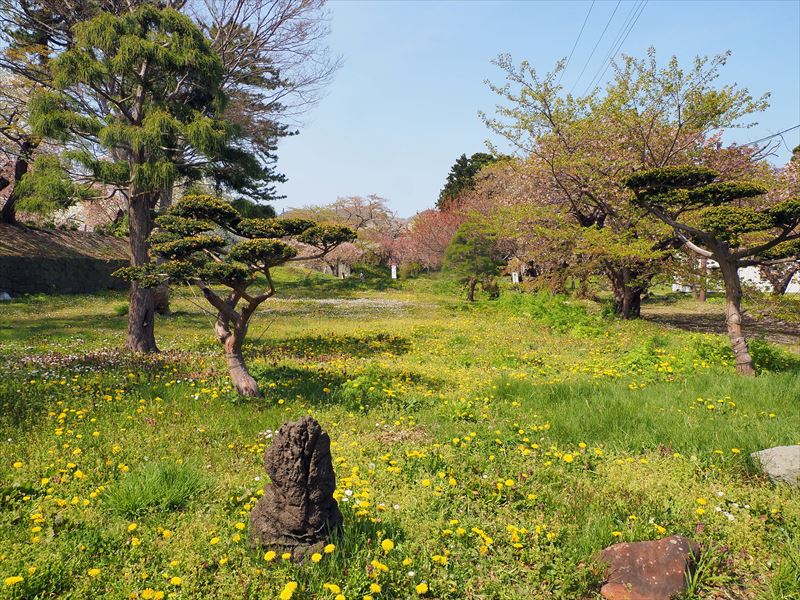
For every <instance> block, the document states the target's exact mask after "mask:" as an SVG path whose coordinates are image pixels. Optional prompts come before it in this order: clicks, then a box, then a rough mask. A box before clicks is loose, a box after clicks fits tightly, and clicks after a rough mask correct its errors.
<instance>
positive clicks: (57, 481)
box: [0, 270, 800, 600]
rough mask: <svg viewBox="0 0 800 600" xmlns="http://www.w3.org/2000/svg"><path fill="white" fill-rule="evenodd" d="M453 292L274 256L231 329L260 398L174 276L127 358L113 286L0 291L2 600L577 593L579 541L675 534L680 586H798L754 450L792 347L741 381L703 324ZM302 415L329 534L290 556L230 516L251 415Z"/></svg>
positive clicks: (783, 506)
mask: <svg viewBox="0 0 800 600" xmlns="http://www.w3.org/2000/svg"><path fill="white" fill-rule="evenodd" d="M456 291H457V287H456V286H455V285H454V284H453V283H450V282H448V281H446V280H438V279H426V278H422V279H419V280H416V281H413V282H406V283H391V282H388V281H385V280H381V281H374V280H370V279H367V280H366V281H364V282H362V281H360V280H358V279H352V280H349V281H345V282H341V281H338V280H334V279H329V278H324V277H322V276H319V275H310V274H308V273H305V272H302V271H298V270H291V271H290V270H284V271H282V272H281V274H280V281H279V294H278V297H277V298H275V299H274V300H271V301H270V302H269V303H268V306H266V308H265V309H264V310H262V311H261V312H260V313H259V315H258V316H257V317H256V318H255V320H254V322H253V324H252V325H251V328H250V339H249V344H248V345H247V349H246V355H247V357H248V360H249V363H250V365H251V367H252V371H253V373H254V375H255V376H256V378H257V379H258V381H259V383H260V384H261V385H262V387H263V389H264V397H263V398H261V399H256V400H243V399H241V398H238V397H237V396H236V395H235V394H234V393H233V392H232V391H231V388H230V386H229V384H228V381H227V378H226V373H225V372H224V369H223V362H222V360H221V355H220V352H219V348H218V346H217V344H216V342H215V341H214V339H213V335H212V328H211V320H212V317H211V316H210V315H208V314H205V313H204V312H203V311H202V310H201V309H200V307H201V306H204V305H203V304H202V302H203V301H202V299H200V298H197V297H195V296H194V295H193V294H192V293H191V291H189V290H188V289H183V290H178V292H177V294H176V295H175V296H174V297H173V308H174V309H175V312H174V314H173V315H172V316H169V317H163V318H159V320H158V322H157V324H156V335H157V338H158V341H159V345H160V348H161V349H162V351H163V352H162V353H161V354H160V355H158V356H154V357H147V358H141V357H138V358H137V357H131V356H126V355H124V354H122V353H120V352H118V351H117V350H116V348H119V347H120V345H121V343H122V341H123V338H124V332H125V322H126V317H125V314H124V313H125V297H124V296H123V295H121V294H108V295H101V296H93V297H87V296H81V297H51V298H45V297H32V298H27V299H25V300H19V301H14V302H11V303H4V304H3V305H2V306H0V347H1V348H2V351H0V361H2V362H3V363H4V364H3V375H2V378H1V379H0V406H1V407H2V416H1V417H0V436H2V440H3V444H2V445H0V582H4V583H0V597H2V598H34V597H53V596H59V597H65V598H100V597H102V598H144V599H146V598H161V597H167V598H169V597H175V598H277V597H278V596H279V594H280V593H281V592H282V591H284V590H286V589H287V588H286V586H287V584H290V583H291V582H294V583H296V584H297V588H296V590H295V591H294V593H293V597H294V598H315V599H317V598H318V599H330V600H334V599H336V598H338V599H339V600H341V599H342V598H346V599H347V600H352V599H357V600H362V599H363V598H369V597H371V598H374V599H375V600H379V599H398V598H418V597H424V598H451V599H460V598H508V599H511V598H567V599H576V598H594V597H597V596H598V590H599V585H598V584H599V582H600V581H601V579H602V574H601V572H600V570H599V568H598V566H597V565H596V564H595V563H594V562H593V556H594V555H595V554H596V553H597V551H599V550H600V549H602V548H603V547H605V546H607V545H609V544H612V543H614V542H618V541H635V540H648V539H656V538H660V537H663V536H665V535H670V534H682V535H687V536H690V537H693V538H695V539H697V540H698V541H699V542H700V543H701V544H702V545H703V547H704V550H705V552H704V557H703V559H702V563H701V569H700V571H699V573H698V577H697V581H696V582H694V583H693V586H692V588H693V589H692V592H691V594H690V595H691V597H697V598H763V599H772V600H778V599H791V598H795V599H797V598H800V591H799V590H800V493H798V491H797V490H796V489H795V490H790V489H789V488H788V487H787V486H775V485H773V484H771V483H770V482H769V481H767V480H765V478H764V477H763V476H762V475H761V474H760V473H758V471H757V469H755V468H754V467H753V465H752V464H751V463H750V459H749V453H750V452H752V451H755V450H759V449H762V448H766V447H770V446H775V445H781V444H796V443H800V357H798V355H797V354H795V353H792V352H788V351H787V350H786V348H787V347H789V348H790V349H793V347H792V344H791V343H790V344H789V346H786V347H783V348H782V347H780V346H778V345H773V344H771V343H768V342H765V341H755V342H754V343H753V352H754V355H755V357H756V360H757V363H758V367H759V370H760V374H759V376H758V377H757V378H755V379H743V378H740V377H738V376H737V375H735V373H733V368H732V366H731V365H732V357H731V354H730V351H729V350H728V346H727V342H726V340H725V338H724V337H722V336H719V335H717V334H710V333H709V334H705V333H689V332H686V331H682V330H681V329H678V328H671V327H667V326H665V325H664V324H662V323H656V322H648V321H646V320H642V321H638V322H621V321H618V320H614V319H610V318H607V317H603V316H602V314H603V313H602V311H601V310H600V309H599V308H598V307H596V306H594V305H586V304H581V303H578V302H573V301H569V300H564V299H562V298H556V297H549V296H545V295H531V294H521V293H516V292H511V291H508V292H504V294H503V295H502V297H501V298H500V300H498V301H495V302H490V301H479V302H477V303H475V304H474V305H469V304H468V303H466V302H464V301H463V299H459V298H458V297H457V295H456V293H455V292H456ZM691 303H692V301H691V300H683V301H680V302H678V306H679V308H680V307H683V308H685V309H686V310H685V311H684V312H687V313H688V312H691V309H690V306H691ZM666 306H668V305H667V304H666V303H661V304H657V305H654V306H651V307H646V309H645V312H646V313H647V311H648V310H651V311H652V313H653V314H654V315H661V316H663V314H664V311H665V310H667V309H666V308H665V307H666ZM717 308H718V309H719V310H721V307H720V306H719V305H717ZM707 310H710V311H713V310H714V309H713V303H712V308H709V309H707ZM679 312H680V311H679ZM305 414H311V415H313V416H314V417H315V418H316V419H317V420H318V421H319V422H320V423H321V424H322V426H323V427H324V428H325V429H326V430H327V431H328V432H329V433H330V436H331V439H332V453H333V457H334V465H335V468H336V475H337V485H338V488H337V492H336V495H337V498H338V499H339V500H340V505H341V507H342V511H343V513H344V518H345V526H344V531H343V533H342V535H341V536H340V537H338V538H337V539H335V540H333V545H334V547H333V549H332V551H331V552H329V553H324V554H323V555H322V557H321V559H320V560H319V561H318V562H307V563H304V564H295V563H292V562H289V561H286V560H283V559H282V558H281V556H280V555H277V556H273V555H271V554H266V555H265V553H264V551H263V550H260V551H259V550H257V549H253V548H250V547H249V545H248V543H247V522H248V515H249V511H250V509H251V508H252V506H253V504H254V502H255V501H256V500H257V498H258V496H259V494H260V493H261V489H262V488H263V485H264V483H265V479H266V475H265V472H264V470H263V466H262V458H263V453H264V450H265V448H266V447H267V445H268V444H269V443H270V438H271V437H272V433H273V432H274V431H275V430H277V428H279V427H280V425H281V423H283V422H284V421H287V420H291V419H296V418H298V417H300V416H302V415H305ZM385 540H391V541H392V542H393V548H392V549H390V550H389V551H387V550H386V549H384V547H383V546H386V548H389V546H390V544H383V545H382V542H383V541H385ZM330 549H331V548H329V550H330ZM291 588H292V586H289V589H291Z"/></svg>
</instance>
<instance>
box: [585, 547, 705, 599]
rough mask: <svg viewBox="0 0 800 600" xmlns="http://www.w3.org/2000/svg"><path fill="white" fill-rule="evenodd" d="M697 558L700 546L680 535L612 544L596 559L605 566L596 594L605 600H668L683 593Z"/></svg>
mask: <svg viewBox="0 0 800 600" xmlns="http://www.w3.org/2000/svg"><path fill="white" fill-rule="evenodd" d="M699 558H700V546H699V545H698V544H697V543H696V542H694V541H692V540H690V539H689V538H685V537H683V536H680V535H673V536H670V537H667V538H663V539H660V540H654V541H650V542H635V543H632V544H627V543H622V544H614V545H613V546H609V547H608V548H606V549H605V550H603V551H602V552H601V553H600V556H599V561H600V562H602V563H605V564H606V565H607V566H608V570H607V572H606V583H605V584H604V585H603V587H602V589H601V590H600V593H601V594H602V595H603V596H604V597H605V598H608V599H609V600H670V598H673V597H675V596H677V595H679V594H681V593H683V592H685V591H686V589H687V585H686V581H687V576H688V575H690V574H691V572H692V571H693V570H694V568H695V566H696V564H697V560H698V559H699Z"/></svg>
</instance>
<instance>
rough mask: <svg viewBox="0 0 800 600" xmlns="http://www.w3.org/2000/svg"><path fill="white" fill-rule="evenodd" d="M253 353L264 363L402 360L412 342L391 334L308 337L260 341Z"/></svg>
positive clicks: (254, 345)
mask: <svg viewBox="0 0 800 600" xmlns="http://www.w3.org/2000/svg"><path fill="white" fill-rule="evenodd" d="M248 350H249V353H250V354H252V355H254V356H256V357H258V358H262V359H264V360H273V361H275V360H278V359H281V358H285V357H288V356H290V357H293V358H299V359H313V360H325V359H328V358H330V357H335V356H349V357H355V358H366V357H368V356H372V355H375V354H382V355H391V356H400V355H401V354H406V353H407V352H409V351H410V350H411V343H410V342H409V341H408V338H405V337H402V336H399V335H392V334H389V333H373V334H367V335H337V334H333V333H328V334H325V335H313V336H312V335H308V336H302V337H297V338H289V339H276V340H259V341H257V342H255V343H251V344H250V347H249V349H248Z"/></svg>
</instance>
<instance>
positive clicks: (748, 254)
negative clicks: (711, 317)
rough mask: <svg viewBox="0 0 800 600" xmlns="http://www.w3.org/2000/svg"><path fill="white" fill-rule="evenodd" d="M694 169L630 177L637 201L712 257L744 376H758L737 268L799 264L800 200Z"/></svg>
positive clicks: (661, 170)
mask: <svg viewBox="0 0 800 600" xmlns="http://www.w3.org/2000/svg"><path fill="white" fill-rule="evenodd" d="M717 177H718V173H716V172H714V171H711V170H707V169H698V168H697V167H694V166H685V167H680V166H678V167H669V168H659V169H651V170H647V171H643V172H640V173H637V174H636V175H633V176H631V177H629V178H628V179H627V185H628V187H630V188H631V189H632V190H633V191H634V192H635V194H636V203H637V204H638V205H639V206H642V207H644V208H646V209H647V210H648V211H650V212H651V213H652V214H653V215H655V216H656V217H658V218H659V219H661V220H662V221H663V222H664V223H666V224H667V225H669V226H671V227H672V228H673V229H674V230H675V232H676V234H677V235H678V236H679V237H680V239H681V240H682V241H683V243H684V244H685V245H686V246H687V247H688V248H689V249H691V250H692V251H693V252H695V253H697V254H699V255H700V256H704V257H706V258H713V259H714V260H715V261H717V263H718V264H719V266H720V271H721V273H722V278H723V281H724V283H725V298H726V303H727V307H726V314H727V324H728V335H729V337H730V339H731V345H732V347H733V352H734V355H735V357H736V366H737V369H738V370H739V372H740V373H743V374H746V375H752V374H754V372H755V371H754V368H753V360H752V358H751V356H750V353H749V350H748V346H747V340H746V339H745V337H744V335H743V333H742V314H741V300H742V287H741V281H740V278H739V269H740V268H741V267H746V266H755V265H759V266H762V267H763V266H769V265H771V264H780V263H781V262H783V261H788V262H796V261H797V260H798V258H800V257H799V256H798V254H797V252H798V248H797V244H796V243H795V242H796V241H798V240H800V198H796V197H791V198H788V199H784V200H780V201H777V202H776V201H775V200H772V199H771V198H770V197H769V196H765V195H764V194H765V193H766V192H767V188H766V187H765V186H763V185H761V184H760V183H758V182H749V181H713V179H716V178H717Z"/></svg>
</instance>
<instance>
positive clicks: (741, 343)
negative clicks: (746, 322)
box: [715, 257, 756, 376]
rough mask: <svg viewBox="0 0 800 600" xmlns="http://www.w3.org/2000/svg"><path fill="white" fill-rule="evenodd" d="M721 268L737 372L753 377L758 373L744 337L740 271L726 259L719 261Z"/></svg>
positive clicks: (727, 319) (726, 311)
mask: <svg viewBox="0 0 800 600" xmlns="http://www.w3.org/2000/svg"><path fill="white" fill-rule="evenodd" d="M715 258H716V257H715ZM719 266H720V270H721V271H722V277H723V279H724V280H725V317H726V323H727V326H728V337H729V338H730V340H731V348H733V356H734V359H735V361H736V371H737V372H738V373H740V374H742V375H748V376H752V375H755V373H756V372H755V369H754V368H753V359H752V357H751V356H750V351H749V350H748V348H747V340H746V339H745V337H744V335H742V284H741V281H740V279H739V269H738V268H737V266H736V264H735V263H733V262H732V261H730V260H725V259H722V260H719Z"/></svg>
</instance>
